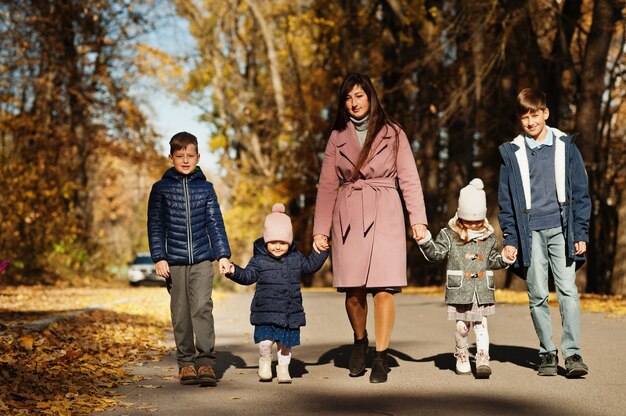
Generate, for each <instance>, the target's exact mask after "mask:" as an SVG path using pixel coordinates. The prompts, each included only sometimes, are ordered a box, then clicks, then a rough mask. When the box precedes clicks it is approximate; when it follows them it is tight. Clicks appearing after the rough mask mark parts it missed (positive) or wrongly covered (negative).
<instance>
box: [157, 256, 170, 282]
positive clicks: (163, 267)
mask: <svg viewBox="0 0 626 416" xmlns="http://www.w3.org/2000/svg"><path fill="white" fill-rule="evenodd" d="M155 266H156V274H157V276H161V277H165V278H168V277H170V265H169V264H167V260H161V261H158V262H157V263H156V264H155Z"/></svg>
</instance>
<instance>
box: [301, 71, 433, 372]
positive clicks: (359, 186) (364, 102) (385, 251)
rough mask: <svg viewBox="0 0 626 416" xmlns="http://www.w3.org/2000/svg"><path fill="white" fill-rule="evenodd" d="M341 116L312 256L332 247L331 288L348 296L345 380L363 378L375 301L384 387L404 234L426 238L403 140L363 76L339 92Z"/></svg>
mask: <svg viewBox="0 0 626 416" xmlns="http://www.w3.org/2000/svg"><path fill="white" fill-rule="evenodd" d="M338 107H339V108H338V111H337V117H336V119H335V124H334V126H333V131H332V133H331V135H330V139H329V140H328V144H327V146H326V152H325V155H324V161H323V164H322V172H321V175H320V181H319V188H318V192H317V201H316V205H315V224H314V226H313V234H314V235H313V248H314V249H315V250H316V251H319V250H325V249H327V248H328V247H329V241H328V240H329V237H331V239H332V242H333V252H332V264H333V286H334V287H337V288H339V290H340V291H345V293H346V312H347V314H348V319H349V320H350V325H351V326H352V329H353V331H354V345H353V348H352V353H351V354H350V360H349V367H350V376H352V377H356V376H360V375H362V374H363V373H364V372H365V355H366V353H367V349H368V339H367V331H366V328H365V324H366V322H367V294H368V293H372V294H373V297H374V320H375V335H376V354H375V357H374V361H373V364H372V371H371V373H370V382H372V383H381V382H385V381H387V373H388V372H389V367H388V366H387V348H388V346H389V339H390V337H391V331H392V329H393V324H394V321H395V316H396V311H395V300H394V298H393V294H394V293H396V292H399V291H401V288H402V287H403V286H406V284H407V281H406V227H405V224H404V213H403V210H402V201H401V200H400V193H399V191H398V186H399V188H400V191H401V192H402V195H403V197H404V202H405V205H406V207H407V210H408V213H409V219H410V221H411V228H412V234H413V238H414V239H418V240H419V239H422V238H425V236H426V223H427V221H426V211H425V207H424V197H423V195H422V186H421V183H420V179H419V175H418V173H417V167H416V165H415V159H414V157H413V152H412V151H411V147H410V145H409V141H408V140H407V137H406V134H405V133H404V131H402V129H401V128H400V126H399V125H398V124H397V123H395V122H393V121H392V120H391V119H389V117H387V115H386V114H385V111H384V110H383V108H382V106H381V104H380V101H379V99H378V96H377V94H376V90H375V89H374V86H373V85H372V81H371V80H370V78H369V77H368V76H367V75H363V74H350V75H348V76H346V77H345V78H344V80H343V83H342V84H341V88H340V90H339V96H338Z"/></svg>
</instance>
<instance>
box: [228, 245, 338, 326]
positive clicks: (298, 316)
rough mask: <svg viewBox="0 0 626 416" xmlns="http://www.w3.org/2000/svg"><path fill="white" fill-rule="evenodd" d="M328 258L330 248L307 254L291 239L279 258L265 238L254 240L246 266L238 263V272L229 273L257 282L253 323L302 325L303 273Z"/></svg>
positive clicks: (237, 279)
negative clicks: (286, 250) (273, 253)
mask: <svg viewBox="0 0 626 416" xmlns="http://www.w3.org/2000/svg"><path fill="white" fill-rule="evenodd" d="M327 258H328V251H322V252H320V253H319V254H318V253H316V252H315V250H313V251H312V252H311V255H310V256H309V257H305V256H304V255H303V254H302V253H300V252H299V251H298V250H297V249H296V243H295V242H294V243H292V244H291V246H290V247H289V251H288V252H287V254H285V255H284V256H282V257H280V258H278V257H275V256H273V255H272V254H270V252H269V251H267V247H266V246H265V241H264V240H263V238H262V237H261V238H259V239H257V240H256V241H255V242H254V256H253V257H252V258H251V259H250V262H249V263H248V265H247V266H246V268H245V269H242V268H241V267H239V266H237V265H235V273H234V274H232V275H230V274H227V275H226V276H227V277H229V278H230V279H232V280H234V281H235V282H237V283H239V284H242V285H251V284H253V283H256V291H255V292H254V298H253V299H252V304H251V305H250V323H251V324H252V325H276V326H279V327H281V328H293V329H295V328H299V327H301V326H304V325H305V324H306V319H305V316H304V307H303V306H302V293H301V291H300V280H301V278H302V274H311V273H315V272H316V271H318V270H319V269H321V268H322V265H323V264H324V262H325V261H326V259H327Z"/></svg>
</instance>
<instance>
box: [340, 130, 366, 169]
mask: <svg viewBox="0 0 626 416" xmlns="http://www.w3.org/2000/svg"><path fill="white" fill-rule="evenodd" d="M337 150H338V151H339V153H340V154H341V155H342V156H343V157H344V158H346V159H347V160H348V161H349V162H350V163H351V164H352V166H355V165H356V162H357V160H358V159H359V154H361V146H360V145H359V139H358V138H357V137H356V130H355V129H354V124H352V122H348V124H347V126H346V129H345V130H343V131H342V132H340V133H339V135H338V136H337Z"/></svg>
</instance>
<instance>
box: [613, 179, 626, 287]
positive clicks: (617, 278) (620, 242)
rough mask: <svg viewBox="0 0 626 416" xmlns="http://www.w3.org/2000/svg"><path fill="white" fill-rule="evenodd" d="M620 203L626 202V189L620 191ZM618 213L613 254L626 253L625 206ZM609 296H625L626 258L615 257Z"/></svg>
mask: <svg viewBox="0 0 626 416" xmlns="http://www.w3.org/2000/svg"><path fill="white" fill-rule="evenodd" d="M620 199H621V201H626V188H624V189H623V190H622V197H621V198H620ZM617 212H618V226H617V241H616V247H615V252H616V253H626V204H622V205H621V206H620V207H619V209H618V210H617ZM611 294H613V295H626V256H623V255H621V256H616V258H615V263H614V264H613V279H612V280H611Z"/></svg>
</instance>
